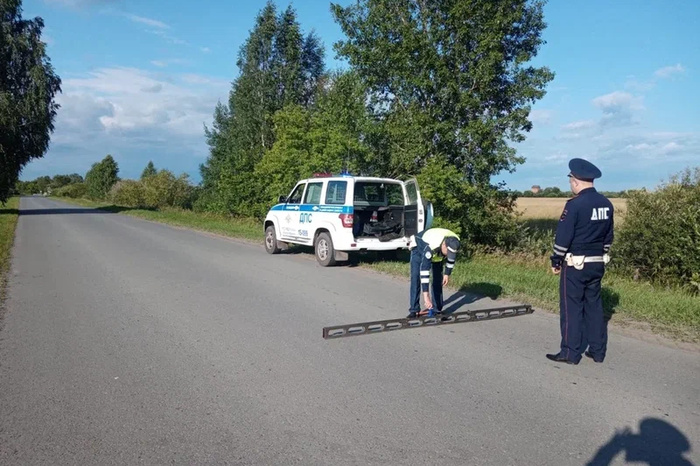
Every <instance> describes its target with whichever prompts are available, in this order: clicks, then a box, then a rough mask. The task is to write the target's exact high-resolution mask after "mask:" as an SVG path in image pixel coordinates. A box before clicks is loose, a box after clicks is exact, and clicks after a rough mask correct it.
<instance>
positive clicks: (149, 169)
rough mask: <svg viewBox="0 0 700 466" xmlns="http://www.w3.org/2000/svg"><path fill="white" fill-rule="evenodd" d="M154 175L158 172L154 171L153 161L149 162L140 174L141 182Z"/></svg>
mask: <svg viewBox="0 0 700 466" xmlns="http://www.w3.org/2000/svg"><path fill="white" fill-rule="evenodd" d="M156 173H158V170H156V167H155V165H153V161H152V160H149V161H148V165H146V168H144V169H143V172H141V181H143V180H144V179H146V178H148V177H149V176H153V175H155V174H156Z"/></svg>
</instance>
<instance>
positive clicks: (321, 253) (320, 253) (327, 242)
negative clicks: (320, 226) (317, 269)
mask: <svg viewBox="0 0 700 466" xmlns="http://www.w3.org/2000/svg"><path fill="white" fill-rule="evenodd" d="M314 250H315V253H316V260H317V261H318V263H319V264H321V265H322V266H323V267H328V266H331V265H335V250H334V249H333V241H332V240H331V237H330V236H329V235H328V233H321V234H320V235H318V236H317V237H316V244H315V245H314Z"/></svg>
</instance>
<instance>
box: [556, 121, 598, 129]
mask: <svg viewBox="0 0 700 466" xmlns="http://www.w3.org/2000/svg"><path fill="white" fill-rule="evenodd" d="M594 126H595V121H593V120H579V121H574V122H571V123H567V124H565V125H564V126H562V129H563V130H565V131H578V130H582V129H589V128H593V127H594Z"/></svg>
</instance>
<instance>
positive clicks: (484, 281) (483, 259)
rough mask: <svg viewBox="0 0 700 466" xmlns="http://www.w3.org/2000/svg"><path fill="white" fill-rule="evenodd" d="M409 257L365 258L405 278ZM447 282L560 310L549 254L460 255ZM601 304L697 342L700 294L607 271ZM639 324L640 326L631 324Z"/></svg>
mask: <svg viewBox="0 0 700 466" xmlns="http://www.w3.org/2000/svg"><path fill="white" fill-rule="evenodd" d="M407 261H408V259H407V257H406V258H404V260H402V261H401V260H399V261H385V262H380V261H366V262H365V265H366V266H368V267H370V268H372V269H375V270H378V271H381V272H386V273H391V274H396V275H401V276H405V277H408V275H409V267H408V264H407ZM450 286H451V287H453V288H456V289H460V290H462V291H467V292H472V293H477V294H481V295H485V296H490V297H492V298H499V297H500V298H503V297H507V298H509V299H512V300H519V301H523V302H527V303H530V304H532V305H535V306H538V307H541V308H544V309H546V310H549V311H552V312H558V309H559V277H558V276H556V275H554V274H552V273H551V271H550V268H549V261H548V260H547V258H544V257H543V258H542V259H535V260H532V259H524V258H519V257H514V256H505V255H492V254H476V255H474V256H473V257H471V258H470V259H468V260H465V259H460V260H458V264H457V266H456V267H455V271H454V273H453V277H452V280H451V282H450ZM602 294H603V308H604V311H605V314H606V316H608V317H610V318H611V322H613V324H622V325H626V326H629V325H635V324H640V323H641V324H644V326H645V327H648V328H649V329H650V330H652V331H653V332H655V333H657V334H661V335H664V336H667V337H671V338H674V339H677V340H680V341H685V342H695V343H697V342H700V296H693V295H690V294H688V293H686V292H683V291H682V290H678V289H665V288H661V287H656V286H652V285H651V284H649V283H647V282H638V281H634V280H631V279H629V278H626V277H621V276H619V275H616V274H615V273H614V272H607V273H606V275H605V277H604V278H603V289H602ZM635 326H639V325H635Z"/></svg>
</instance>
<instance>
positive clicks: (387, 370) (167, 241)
mask: <svg viewBox="0 0 700 466" xmlns="http://www.w3.org/2000/svg"><path fill="white" fill-rule="evenodd" d="M21 214H22V215H21V216H20V218H19V224H18V227H17V237H16V241H15V246H14V251H13V254H14V255H13V257H14V259H13V265H12V268H11V272H10V277H9V293H8V300H7V302H6V309H5V310H4V317H3V320H2V323H1V324H0V325H1V327H2V328H1V330H0V420H1V424H0V464H2V465H34V464H51V465H56V464H71V465H72V464H81V465H82V464H85V465H102V464H188V465H189V464H236V465H243V464H256V465H257V464H266V465H267V464H269V465H281V464H285V465H286V464H302V465H312V464H313V465H315V464H321V465H345V464H362V465H365V464H387V465H398V464H401V465H404V464H406V465H408V464H411V465H413V464H415V465H441V464H451V465H516V464H517V465H521V464H533V465H557V466H559V465H583V464H595V465H607V464H625V462H626V461H629V462H637V463H636V464H664V465H666V464H669V465H670V464H700V450H699V449H700V406H699V403H700V355H699V354H698V353H697V352H691V351H686V350H682V349H677V348H673V347H669V346H663V345H659V344H655V343H650V342H644V341H641V340H638V339H634V338H631V337H628V336H623V335H620V334H617V333H613V334H612V335H611V337H610V346H609V352H608V359H607V360H606V361H605V363H604V364H594V363H593V362H592V361H591V360H589V359H587V358H584V359H583V360H582V362H581V364H579V365H578V366H570V365H565V364H558V363H553V362H551V361H549V360H547V359H546V358H545V356H544V355H545V353H546V352H552V351H555V350H556V349H557V347H558V343H559V330H558V317H557V316H555V315H552V314H546V313H544V312H535V313H534V314H532V315H526V316H520V317H515V318H508V319H501V320H495V321H488V322H478V323H464V324H456V325H446V326H442V327H436V328H424V329H410V330H400V331H396V332H389V333H382V334H376V335H364V336H356V337H350V338H341V339H337V340H324V339H323V338H322V328H323V327H324V326H327V325H333V324H342V323H352V322H360V321H367V320H377V319H385V318H392V317H396V316H403V315H404V314H405V312H406V308H407V300H408V284H407V282H406V281H405V280H399V279H395V278H391V277H388V276H385V275H381V274H377V273H374V272H370V271H367V270H363V269H362V268H360V267H347V266H341V267H334V268H323V267H320V266H319V265H317V263H316V262H315V260H314V258H313V256H311V255H309V254H305V253H302V254H283V255H275V256H270V255H268V254H266V253H265V250H264V249H263V247H262V244H260V245H256V244H249V243H245V242H242V241H234V240H229V239H224V238H220V237H216V236H213V235H207V234H203V233H197V232H193V231H189V230H185V229H176V228H172V227H168V226H164V225H160V224H156V223H152V222H147V221H143V220H138V219H134V218H130V217H127V216H123V215H119V214H109V213H101V212H97V211H94V210H91V209H83V208H75V207H71V206H68V205H65V204H60V203H57V202H54V201H51V200H47V199H43V198H23V199H22V200H21ZM457 267H459V264H458V265H457ZM451 300H452V301H451V306H453V307H457V306H463V307H461V309H465V308H475V307H477V306H481V307H489V306H496V305H501V304H504V302H503V301H498V302H494V301H492V300H491V299H488V298H487V299H481V300H477V301H476V302H471V301H473V299H470V298H469V297H466V298H464V297H461V296H458V295H455V296H453V297H452V298H451ZM465 306H466V307H465ZM448 307H449V306H448ZM683 461H686V462H683Z"/></svg>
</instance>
